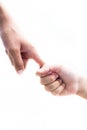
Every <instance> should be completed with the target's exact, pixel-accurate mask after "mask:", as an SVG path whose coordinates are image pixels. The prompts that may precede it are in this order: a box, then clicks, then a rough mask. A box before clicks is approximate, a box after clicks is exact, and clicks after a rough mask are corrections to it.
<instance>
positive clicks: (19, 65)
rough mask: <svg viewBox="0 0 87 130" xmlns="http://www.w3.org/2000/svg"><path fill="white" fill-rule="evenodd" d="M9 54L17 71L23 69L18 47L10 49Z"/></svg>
mask: <svg viewBox="0 0 87 130" xmlns="http://www.w3.org/2000/svg"><path fill="white" fill-rule="evenodd" d="M10 55H11V56H12V58H13V62H14V67H15V69H16V71H17V72H18V73H21V72H22V71H23V70H24V63H23V60H22V57H21V53H20V51H19V49H16V50H10Z"/></svg>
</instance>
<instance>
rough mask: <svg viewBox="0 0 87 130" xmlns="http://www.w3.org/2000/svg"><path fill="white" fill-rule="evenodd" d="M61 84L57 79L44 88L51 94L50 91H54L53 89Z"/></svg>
mask: <svg viewBox="0 0 87 130" xmlns="http://www.w3.org/2000/svg"><path fill="white" fill-rule="evenodd" d="M61 83H62V80H61V79H58V80H56V81H54V82H53V83H51V84H49V85H46V86H45V88H46V90H48V91H51V92H52V91H54V90H55V89H57V88H58V87H59V86H60V84H61Z"/></svg>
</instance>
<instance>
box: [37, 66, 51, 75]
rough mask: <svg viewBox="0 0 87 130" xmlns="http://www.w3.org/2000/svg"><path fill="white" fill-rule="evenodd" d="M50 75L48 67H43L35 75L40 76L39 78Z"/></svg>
mask: <svg viewBox="0 0 87 130" xmlns="http://www.w3.org/2000/svg"><path fill="white" fill-rule="evenodd" d="M49 74H51V72H50V68H49V66H48V65H43V67H42V68H40V69H39V70H38V71H37V72H36V75H37V76H40V77H43V76H46V75H49Z"/></svg>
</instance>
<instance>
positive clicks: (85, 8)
mask: <svg viewBox="0 0 87 130" xmlns="http://www.w3.org/2000/svg"><path fill="white" fill-rule="evenodd" d="M2 3H3V4H4V5H5V7H6V8H7V10H8V12H9V13H10V15H11V16H12V17H13V19H14V20H15V21H16V23H17V26H18V27H19V28H20V29H21V33H22V34H23V35H24V36H25V37H26V38H27V39H28V41H29V42H31V43H32V44H34V46H35V47H36V49H37V50H38V53H39V54H40V55H41V57H42V58H43V59H44V60H45V62H47V63H51V64H55V63H56V64H58V65H59V64H61V63H62V64H64V65H68V66H69V67H71V68H72V69H73V70H74V71H76V72H80V73H85V74H86V73H87V58H86V56H87V54H86V53H87V47H86V44H87V3H86V0H2ZM0 43H1V44H0V130H65V129H66V130H77V129H78V130H86V129H87V100H85V99H82V98H80V97H78V96H67V97H54V96H52V95H51V94H49V93H48V92H46V91H45V90H44V87H43V86H42V85H40V83H39V78H38V77H36V75H35V73H36V71H37V69H38V68H39V67H38V65H37V64H36V63H35V62H34V61H29V63H28V66H27V68H26V70H25V72H24V73H23V74H22V75H17V74H16V72H15V70H14V68H13V67H12V66H11V64H10V61H9V58H8V57H7V55H6V54H5V50H4V47H3V44H2V42H1V41H0Z"/></svg>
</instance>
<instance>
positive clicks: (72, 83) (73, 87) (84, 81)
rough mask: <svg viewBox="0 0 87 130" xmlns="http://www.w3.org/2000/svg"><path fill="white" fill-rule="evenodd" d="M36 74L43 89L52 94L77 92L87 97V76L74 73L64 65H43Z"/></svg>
mask: <svg viewBox="0 0 87 130" xmlns="http://www.w3.org/2000/svg"><path fill="white" fill-rule="evenodd" d="M36 74H37V75H38V76H39V77H40V82H41V84H42V85H44V87H45V89H46V90H47V91H48V92H51V93H52V94H53V95H57V96H65V95H71V94H77V95H79V96H81V97H83V98H86V99H87V78H84V77H80V76H78V75H76V74H75V73H74V72H72V71H71V70H69V69H68V68H66V67H64V66H58V65H57V66H55V65H53V66H48V65H44V66H43V67H42V68H40V69H39V70H38V71H37V73H36Z"/></svg>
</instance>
